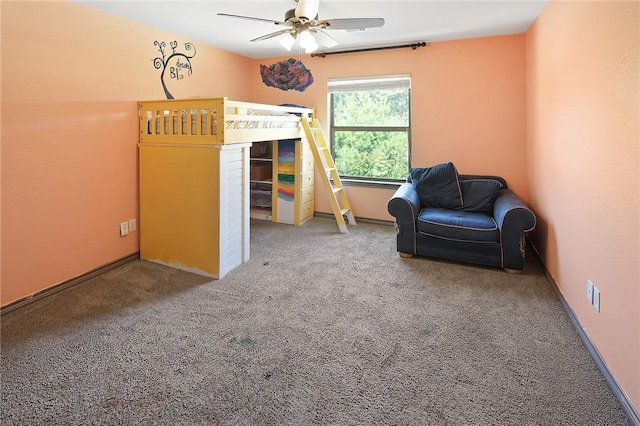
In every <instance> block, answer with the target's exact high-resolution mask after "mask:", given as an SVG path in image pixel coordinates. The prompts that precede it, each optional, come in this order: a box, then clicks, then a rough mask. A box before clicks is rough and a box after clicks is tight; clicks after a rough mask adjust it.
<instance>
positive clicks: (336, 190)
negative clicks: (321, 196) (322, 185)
mask: <svg viewBox="0 0 640 426" xmlns="http://www.w3.org/2000/svg"><path fill="white" fill-rule="evenodd" d="M343 189H344V188H336V187H333V188H331V190H332V191H333V193H334V194H337V193H338V192H340V191H342V190H343Z"/></svg>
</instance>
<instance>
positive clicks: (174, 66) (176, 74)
mask: <svg viewBox="0 0 640 426" xmlns="http://www.w3.org/2000/svg"><path fill="white" fill-rule="evenodd" d="M153 44H154V45H155V46H157V47H158V50H159V51H160V54H161V55H162V57H159V56H158V57H156V58H154V59H153V66H154V67H155V68H156V69H158V70H159V69H161V68H162V73H160V82H161V83H162V89H163V90H164V94H165V95H166V96H167V99H174V98H173V95H172V94H171V93H170V92H169V89H167V85H166V83H165V82H164V77H165V72H166V71H167V68H168V69H169V78H172V79H175V80H177V81H180V80H182V79H183V78H184V70H186V72H187V75H191V74H192V72H193V69H192V67H191V58H193V57H194V56H196V47H195V46H194V45H193V44H192V43H189V42H187V43H185V44H184V49H185V51H186V52H187V53H189V52H190V51H191V50H193V53H192V54H191V55H188V54H187V53H182V52H177V51H176V49H177V48H178V42H177V41H175V40H174V41H172V42H170V43H169V46H170V47H171V54H169V55H168V56H167V52H166V47H167V44H166V43H165V42H164V41H163V42H159V41H157V40H156V41H154V42H153ZM182 60H184V62H182Z"/></svg>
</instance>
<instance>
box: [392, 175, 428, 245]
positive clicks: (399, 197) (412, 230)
mask: <svg viewBox="0 0 640 426" xmlns="http://www.w3.org/2000/svg"><path fill="white" fill-rule="evenodd" d="M387 210H388V211H389V214H391V215H392V216H393V217H395V218H396V233H397V243H398V244H397V248H398V251H399V252H401V253H408V254H415V253H416V251H415V250H416V220H417V219H418V214H419V213H420V197H418V193H417V192H416V190H415V188H414V187H413V184H412V183H410V182H405V183H403V184H402V185H400V187H399V188H398V189H397V191H396V192H395V194H394V195H393V197H391V199H390V200H389V203H388V204H387Z"/></svg>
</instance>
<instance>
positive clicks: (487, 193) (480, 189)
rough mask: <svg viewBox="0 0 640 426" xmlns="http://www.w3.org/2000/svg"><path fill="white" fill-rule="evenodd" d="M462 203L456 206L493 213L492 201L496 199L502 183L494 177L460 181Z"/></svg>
mask: <svg viewBox="0 0 640 426" xmlns="http://www.w3.org/2000/svg"><path fill="white" fill-rule="evenodd" d="M460 187H461V188H462V197H463V200H464V203H463V205H462V207H458V208H456V210H461V211H465V212H482V213H487V214H492V213H493V203H494V202H495V201H496V197H497V196H498V191H500V190H501V189H502V183H500V182H499V181H497V180H495V179H482V178H478V179H469V180H462V181H460Z"/></svg>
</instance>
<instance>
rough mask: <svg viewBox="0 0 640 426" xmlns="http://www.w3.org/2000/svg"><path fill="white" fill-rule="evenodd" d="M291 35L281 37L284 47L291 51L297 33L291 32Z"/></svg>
mask: <svg viewBox="0 0 640 426" xmlns="http://www.w3.org/2000/svg"><path fill="white" fill-rule="evenodd" d="M289 35H290V36H291V37H283V38H281V39H280V44H281V45H282V47H284V48H285V49H287V50H288V51H289V52H291V49H293V45H294V44H295V43H296V35H295V33H291V34H289Z"/></svg>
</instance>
